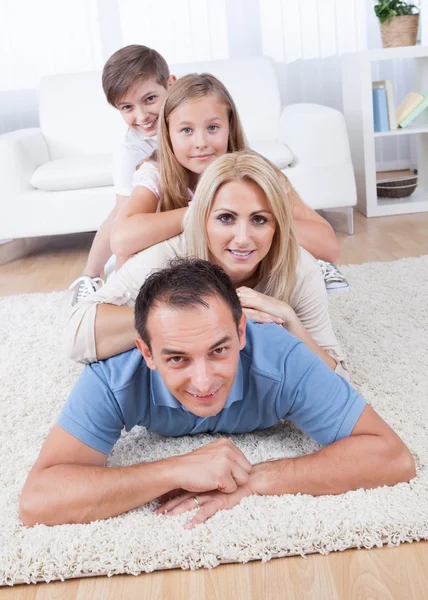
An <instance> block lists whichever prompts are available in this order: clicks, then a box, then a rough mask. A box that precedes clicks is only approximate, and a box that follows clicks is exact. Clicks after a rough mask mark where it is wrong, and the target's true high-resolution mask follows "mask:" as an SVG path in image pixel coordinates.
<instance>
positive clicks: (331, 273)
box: [318, 260, 350, 292]
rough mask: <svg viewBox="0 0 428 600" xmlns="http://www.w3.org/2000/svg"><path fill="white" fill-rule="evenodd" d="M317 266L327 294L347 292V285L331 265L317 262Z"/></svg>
mask: <svg viewBox="0 0 428 600" xmlns="http://www.w3.org/2000/svg"><path fill="white" fill-rule="evenodd" d="M318 264H319V266H320V267H321V272H322V275H323V277H324V283H325V287H326V289H327V292H347V291H348V290H349V287H350V286H349V283H348V282H347V280H346V278H345V277H344V276H343V275H342V273H341V272H340V271H339V269H338V268H337V267H336V266H335V265H334V264H333V263H330V262H325V261H324V260H319V261H318Z"/></svg>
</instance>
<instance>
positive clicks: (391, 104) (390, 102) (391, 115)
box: [372, 79, 397, 130]
mask: <svg viewBox="0 0 428 600" xmlns="http://www.w3.org/2000/svg"><path fill="white" fill-rule="evenodd" d="M372 85H373V88H374V89H375V88H376V89H379V88H380V89H382V88H384V89H385V91H386V103H387V106H388V123H389V129H391V130H393V129H397V119H396V114H395V113H396V111H395V101H394V89H393V87H392V80H391V79H383V80H381V81H373V84H372Z"/></svg>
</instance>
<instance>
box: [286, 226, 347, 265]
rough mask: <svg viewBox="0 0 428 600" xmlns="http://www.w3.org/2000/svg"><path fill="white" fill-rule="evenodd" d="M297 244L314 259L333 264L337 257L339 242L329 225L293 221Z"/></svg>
mask: <svg viewBox="0 0 428 600" xmlns="http://www.w3.org/2000/svg"><path fill="white" fill-rule="evenodd" d="M294 226H295V229H296V233H297V239H298V242H299V244H300V245H301V246H303V248H305V250H307V251H308V252H310V253H311V254H312V256H314V257H315V258H319V259H321V260H325V261H327V262H335V261H336V260H337V259H338V257H339V250H340V247H339V242H338V240H337V238H336V235H335V233H334V230H333V228H332V227H331V226H330V224H329V223H327V222H325V223H320V222H318V221H311V220H303V219H295V221H294Z"/></svg>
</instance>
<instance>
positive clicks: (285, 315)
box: [236, 287, 297, 327]
mask: <svg viewBox="0 0 428 600" xmlns="http://www.w3.org/2000/svg"><path fill="white" fill-rule="evenodd" d="M236 293H237V294H238V297H239V299H240V301H241V305H242V308H243V310H244V313H245V314H246V315H247V317H249V318H250V319H252V320H253V321H256V323H277V324H278V325H284V327H288V325H289V324H290V323H291V322H293V321H294V320H295V319H296V318H297V317H296V313H295V312H294V310H293V309H292V308H291V306H289V305H288V304H287V303H286V302H282V300H278V299H277V298H271V296H266V294H262V293H261V292H256V290H253V289H252V288H248V287H240V288H238V289H237V290H236Z"/></svg>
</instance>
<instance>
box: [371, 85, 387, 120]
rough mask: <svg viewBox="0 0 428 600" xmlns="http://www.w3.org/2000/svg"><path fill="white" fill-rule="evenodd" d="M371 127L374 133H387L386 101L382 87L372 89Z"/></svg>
mask: <svg viewBox="0 0 428 600" xmlns="http://www.w3.org/2000/svg"><path fill="white" fill-rule="evenodd" d="M372 95H373V125H374V130H375V131H389V120H388V101H387V98H386V90H385V88H384V87H374V88H372Z"/></svg>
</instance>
